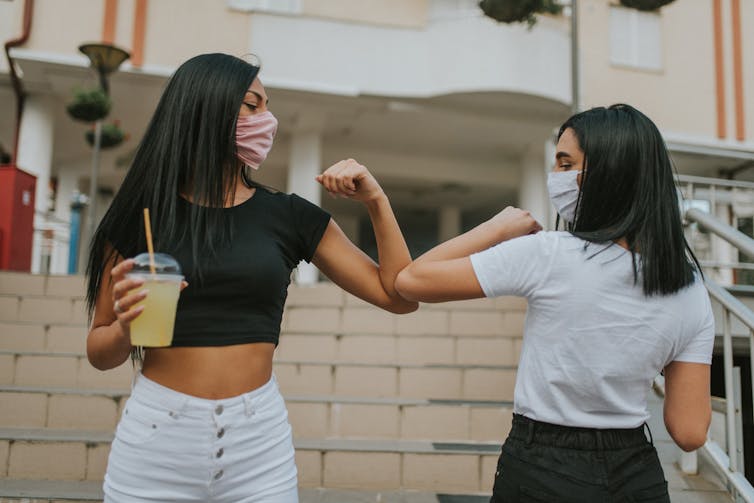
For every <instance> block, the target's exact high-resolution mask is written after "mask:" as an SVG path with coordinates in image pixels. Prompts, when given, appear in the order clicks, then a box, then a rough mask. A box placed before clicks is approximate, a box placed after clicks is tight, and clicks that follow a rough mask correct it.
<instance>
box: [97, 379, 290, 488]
mask: <svg viewBox="0 0 754 503" xmlns="http://www.w3.org/2000/svg"><path fill="white" fill-rule="evenodd" d="M296 478H297V474H296V464H295V459H294V450H293V440H292V437H291V426H290V424H289V423H288V412H287V411H286V409H285V403H284V401H283V397H282V396H281V395H280V391H279V390H278V386H277V382H276V381H275V378H274V376H273V378H272V379H270V381H269V382H268V383H267V384H265V385H264V386H262V387H260V388H257V389H255V390H253V391H250V392H249V393H246V394H243V395H239V396H236V397H233V398H226V399H222V400H207V399H204V398H197V397H194V396H190V395H186V394H183V393H179V392H177V391H174V390H172V389H170V388H166V387H165V386H162V385H160V384H157V383H156V382H154V381H151V380H150V379H148V378H146V377H144V376H143V375H141V374H138V375H137V377H136V381H135V384H134V387H133V390H132V392H131V396H130V398H129V399H128V401H127V402H126V406H125V408H124V410H123V415H122V417H121V419H120V422H119V423H118V428H117V430H116V431H115V439H114V440H113V444H112V448H111V450H110V458H109V459H108V463H107V473H106V474H105V483H104V491H105V502H106V503H120V502H129V503H132V502H134V503H135V502H152V503H155V502H158V501H159V502H167V501H170V502H174V501H175V502H178V501H186V502H188V501H202V502H205V501H206V502H229V503H230V502H232V503H239V502H246V503H252V502H253V503H297V502H298V490H297V480H296Z"/></svg>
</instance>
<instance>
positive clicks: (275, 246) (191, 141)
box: [87, 54, 417, 503]
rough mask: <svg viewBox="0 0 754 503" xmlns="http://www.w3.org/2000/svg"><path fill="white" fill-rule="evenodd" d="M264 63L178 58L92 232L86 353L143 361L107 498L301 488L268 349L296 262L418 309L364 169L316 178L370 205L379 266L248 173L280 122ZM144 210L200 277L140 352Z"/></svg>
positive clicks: (237, 494)
mask: <svg viewBox="0 0 754 503" xmlns="http://www.w3.org/2000/svg"><path fill="white" fill-rule="evenodd" d="M258 73H259V67H258V66H255V65H252V64H249V63H247V62H245V61H243V60H241V59H239V58H236V57H233V56H229V55H225V54H204V55H201V56H197V57H195V58H192V59H190V60H189V61H187V62H185V63H184V64H183V65H181V66H180V68H178V70H177V71H176V72H175V74H174V75H173V76H172V78H171V79H170V81H169V83H168V85H167V87H166V89H165V92H164V93H163V95H162V98H161V99H160V102H159V104H158V105H157V110H156V111H155V114H154V116H153V118H152V120H151V122H150V124H149V126H148V128H147V131H146V133H145V134H144V137H143V139H142V140H141V143H140V145H139V147H138V150H137V152H136V156H135V158H134V161H133V164H132V166H131V168H130V170H129V172H128V174H127V175H126V177H125V180H124V181H123V185H122V186H121V188H120V190H119V191H118V193H117V195H116V196H115V199H114V200H113V203H112V204H111V206H110V208H109V209H108V211H107V214H106V215H105V216H104V218H103V219H102V222H101V223H100V225H99V227H98V229H97V232H96V234H95V236H94V238H93V241H92V245H91V253H90V259H89V264H88V268H87V274H88V282H89V283H88V290H87V295H88V305H89V309H90V314H91V318H92V324H91V329H90V332H89V336H88V338H87V353H88V357H89V361H90V362H91V364H92V365H94V366H95V367H96V368H98V369H100V370H106V369H111V368H114V367H117V366H119V365H121V364H123V363H124V362H125V361H126V360H128V358H129V355H135V357H136V360H137V361H138V363H139V365H138V366H139V368H138V372H137V374H136V377H135V379H134V385H133V389H132V392H131V396H130V398H129V399H128V402H127V404H126V406H125V408H124V413H123V416H122V418H121V420H120V422H119V424H118V428H117V430H116V434H115V439H114V441H113V444H112V448H111V452H110V458H109V460H108V467H107V473H106V475H105V483H104V491H105V501H108V502H119V501H128V502H139V501H152V502H153V501H234V502H260V503H261V502H269V503H272V502H276V503H278V502H286V503H287V502H296V501H298V493H297V475H296V466H295V463H294V450H293V443H292V439H291V428H290V425H289V423H288V420H287V412H286V409H285V404H284V402H283V398H282V396H281V395H280V392H279V391H278V387H277V384H276V382H275V378H274V376H273V372H272V357H273V353H274V350H275V347H276V346H277V343H278V337H279V334H280V320H281V317H282V313H283V306H284V303H285V299H286V294H287V288H288V284H289V281H290V275H291V272H292V270H293V269H294V268H295V267H296V265H297V264H298V263H299V261H301V260H306V261H310V262H312V263H314V264H315V265H316V266H317V267H318V268H319V269H320V271H322V272H323V273H324V274H325V275H327V276H328V277H329V278H330V279H332V280H333V281H334V282H335V283H336V284H338V285H340V286H341V287H342V288H343V289H345V290H346V291H348V292H350V293H352V294H353V295H356V296H357V297H360V298H362V299H364V300H366V301H367V302H370V303H372V304H374V305H376V306H379V307H381V308H383V309H386V310H388V311H390V312H394V313H407V312H411V311H414V310H415V309H416V308H417V303H415V302H408V301H406V300H404V299H403V298H401V297H400V296H399V295H398V293H397V292H396V290H395V287H394V283H395V278H396V276H397V274H398V272H399V271H400V270H401V269H402V268H403V267H405V266H406V265H408V264H409V262H410V260H411V259H410V256H409V252H408V249H407V247H406V243H405V241H404V239H403V236H402V235H401V231H400V229H399V227H398V224H397V222H396V220H395V217H394V215H393V212H392V209H391V208H390V203H389V202H388V199H387V197H386V196H385V193H384V192H383V191H382V188H381V187H380V186H379V184H378V183H377V182H376V180H375V179H374V178H373V177H372V175H371V174H370V173H369V171H367V169H366V168H365V167H364V166H362V165H360V164H358V163H357V162H356V161H354V160H352V159H349V160H346V161H341V162H339V163H337V164H335V165H334V166H332V167H330V168H329V169H327V170H326V171H325V172H324V173H323V174H321V175H319V176H318V177H317V181H318V182H319V183H320V184H322V185H323V186H324V187H325V189H326V190H327V191H328V192H330V193H331V194H334V195H339V196H344V197H347V198H350V199H353V200H355V201H358V202H361V203H362V204H364V205H365V206H366V208H367V210H368V212H369V215H370V217H371V220H372V225H373V227H374V233H375V236H376V240H377V246H378V250H379V263H375V262H373V261H372V260H371V259H370V258H369V257H368V256H367V255H365V254H364V253H362V252H361V251H360V250H359V249H358V248H357V247H356V246H354V245H353V244H352V243H351V242H350V241H349V240H348V238H346V236H345V235H344V234H343V232H342V231H341V230H340V228H339V227H338V225H337V224H336V223H335V222H334V221H333V220H332V219H331V218H330V215H328V214H327V213H326V212H325V211H323V210H322V209H320V208H319V207H317V206H315V205H314V204H311V203H309V202H308V201H306V200H305V199H302V198H301V197H298V196H296V195H295V194H290V195H289V194H285V193H281V192H275V191H272V190H269V189H267V188H265V187H263V186H261V185H259V184H257V183H255V182H254V181H253V180H252V179H251V177H250V176H249V174H250V170H253V169H258V168H259V166H260V164H261V163H262V162H263V161H264V160H265V157H266V156H267V153H268V151H269V150H270V148H271V147H272V141H273V137H274V135H275V131H276V129H277V120H276V119H275V117H274V116H273V115H272V113H271V112H270V111H269V110H268V109H267V95H266V93H265V89H264V87H263V86H262V84H261V82H260V81H259V79H258V78H257V74H258ZM142 208H150V212H151V222H152V227H153V228H154V229H155V233H154V240H155V250H157V251H160V252H165V253H168V254H170V255H172V256H173V257H175V258H176V259H177V260H178V262H179V263H180V265H181V268H182V270H183V274H184V275H185V276H186V279H187V280H188V286H187V287H186V288H185V289H184V290H183V291H182V293H181V296H180V299H179V302H178V308H177V314H176V320H175V330H174V336H173V342H172V345H171V346H170V347H166V348H149V349H147V350H145V351H144V352H143V357H142V355H141V352H139V351H137V348H134V347H132V346H131V341H130V338H129V337H130V335H129V334H130V332H129V331H130V324H131V322H132V321H133V320H134V319H135V318H137V317H138V316H139V315H140V314H141V311H142V308H140V307H134V305H135V304H136V303H137V302H139V301H140V300H142V299H144V298H145V297H146V296H148V295H149V293H148V292H147V291H144V290H143V289H142V288H140V287H141V286H142V283H140V282H139V281H137V280H135V279H129V278H126V273H128V272H129V271H130V270H131V269H132V268H133V265H134V263H133V261H132V260H130V259H129V257H134V256H135V255H137V254H139V253H141V252H144V251H146V250H145V248H146V244H145V243H146V239H145V231H144V225H143V223H142ZM133 292H135V293H133ZM313 322H314V323H316V320H313Z"/></svg>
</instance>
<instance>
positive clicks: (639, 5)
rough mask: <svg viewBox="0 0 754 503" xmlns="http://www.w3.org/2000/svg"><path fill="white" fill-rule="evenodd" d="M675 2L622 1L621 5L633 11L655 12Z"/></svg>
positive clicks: (651, 0) (664, 0) (649, 0)
mask: <svg viewBox="0 0 754 503" xmlns="http://www.w3.org/2000/svg"><path fill="white" fill-rule="evenodd" d="M673 1H674V0H620V4H621V5H622V6H624V7H629V8H631V9H637V10H643V11H654V10H658V9H659V8H660V7H663V6H665V5H667V4H669V3H671V2H673Z"/></svg>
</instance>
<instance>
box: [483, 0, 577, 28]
mask: <svg viewBox="0 0 754 503" xmlns="http://www.w3.org/2000/svg"><path fill="white" fill-rule="evenodd" d="M479 7H480V8H481V9H482V12H484V14H485V15H486V16H488V17H491V18H492V19H494V20H495V21H498V22H501V23H523V22H524V21H526V23H527V24H528V25H529V27H530V28H531V27H532V26H533V25H534V24H535V23H536V22H537V17H536V14H560V12H561V11H562V10H563V6H562V5H560V4H559V3H557V1H556V0H481V1H480V2H479Z"/></svg>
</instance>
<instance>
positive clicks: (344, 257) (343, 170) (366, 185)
mask: <svg viewBox="0 0 754 503" xmlns="http://www.w3.org/2000/svg"><path fill="white" fill-rule="evenodd" d="M317 181H318V182H319V183H321V184H322V185H323V186H324V187H325V189H327V191H328V192H330V194H332V195H334V196H342V197H347V198H349V199H353V200H355V201H359V202H361V203H363V204H364V205H365V206H366V209H367V211H368V213H369V218H370V219H371V221H372V227H373V229H374V235H375V239H376V241H377V254H378V258H379V263H375V262H374V260H372V259H371V258H370V257H369V256H368V255H367V254H366V253H364V252H363V251H361V250H360V249H359V248H358V247H356V245H354V244H353V243H352V242H351V241H350V240H349V239H348V238H347V237H346V235H345V234H344V233H343V231H342V230H341V229H340V227H339V226H338V224H337V223H335V221H334V220H332V219H331V220H330V222H329V223H328V225H327V229H326V230H325V233H324V235H323V236H322V239H321V240H320V242H319V245H318V246H317V251H316V252H315V254H314V257H313V258H312V263H313V264H314V265H316V266H317V267H318V268H319V270H320V271H322V272H323V273H324V274H325V275H326V276H327V277H328V278H330V279H331V280H332V281H333V282H335V283H336V284H337V285H339V286H340V287H341V288H343V289H344V290H346V291H347V292H349V293H351V294H353V295H355V296H357V297H359V298H361V299H363V300H365V301H367V302H369V303H371V304H374V305H376V306H378V307H381V308H383V309H385V310H387V311H390V312H393V313H410V312H412V311H415V310H416V309H417V308H418V307H419V304H418V303H417V302H411V301H407V300H405V299H404V298H403V297H401V296H400V295H399V294H398V291H397V290H396V289H395V279H396V278H397V276H398V273H399V272H400V271H401V270H402V269H403V268H404V267H406V266H407V265H408V264H409V263H411V255H410V253H409V251H408V247H407V246H406V240H405V239H404V238H403V234H402V233H401V229H400V227H399V226H398V222H397V220H396V219H395V215H394V214H393V210H392V208H391V207H390V201H388V198H387V196H386V195H385V193H384V191H383V190H382V187H380V185H379V184H378V183H377V181H376V180H375V179H374V177H373V176H372V175H371V173H369V171H368V170H367V169H366V168H365V167H364V166H362V165H360V164H359V163H357V162H356V161H354V160H353V159H348V160H345V161H341V162H339V163H337V164H335V165H334V166H332V167H330V168H329V169H327V171H325V172H324V173H322V174H321V175H319V176H318V177H317Z"/></svg>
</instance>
